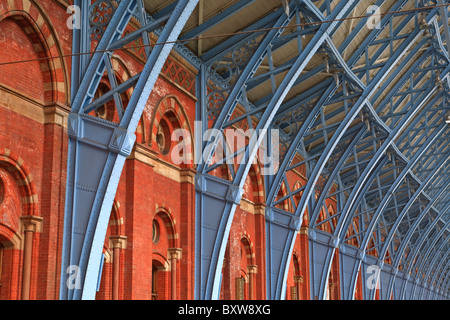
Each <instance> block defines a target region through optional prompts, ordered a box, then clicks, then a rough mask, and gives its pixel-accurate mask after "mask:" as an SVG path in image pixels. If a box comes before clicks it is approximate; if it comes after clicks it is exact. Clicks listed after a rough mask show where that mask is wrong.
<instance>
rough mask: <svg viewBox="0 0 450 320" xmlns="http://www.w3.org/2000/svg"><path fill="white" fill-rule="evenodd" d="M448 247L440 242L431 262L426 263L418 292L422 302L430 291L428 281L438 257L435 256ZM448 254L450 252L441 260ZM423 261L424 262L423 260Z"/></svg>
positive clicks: (444, 242)
mask: <svg viewBox="0 0 450 320" xmlns="http://www.w3.org/2000/svg"><path fill="white" fill-rule="evenodd" d="M446 245H447V246H448V241H445V240H444V241H442V243H441V244H440V245H439V247H438V248H437V249H436V250H435V254H434V256H433V257H432V259H431V261H430V262H429V263H427V271H426V273H425V277H424V278H423V284H424V285H423V286H421V288H420V289H421V290H420V292H419V297H421V298H422V299H423V300H426V299H428V295H429V293H430V289H432V288H433V287H434V286H433V283H432V282H431V281H430V279H429V278H430V274H431V271H432V270H433V266H434V264H435V263H436V262H437V261H438V257H439V255H438V254H436V253H437V252H440V251H441V250H442V249H443V248H444V247H445V246H446ZM449 253H450V251H448V250H447V251H446V253H445V255H444V257H442V259H445V257H446V256H447V255H448V254H449ZM424 261H425V260H424Z"/></svg>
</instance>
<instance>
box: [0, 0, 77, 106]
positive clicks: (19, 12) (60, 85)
mask: <svg viewBox="0 0 450 320" xmlns="http://www.w3.org/2000/svg"><path fill="white" fill-rule="evenodd" d="M7 18H12V19H14V21H15V22H16V23H17V24H18V25H19V26H20V27H21V28H22V30H23V31H24V32H25V33H26V34H27V36H28V37H29V39H30V40H31V42H32V43H33V45H34V46H35V51H36V53H37V55H38V57H39V58H40V59H41V58H42V61H41V63H40V68H41V72H42V74H43V77H44V102H45V103H56V102H59V103H62V104H68V103H69V101H70V97H69V93H70V90H69V76H68V74H69V72H68V67H67V64H66V62H65V60H64V59H63V58H62V56H63V55H64V53H63V51H62V46H61V43H60V41H59V39H58V37H57V36H56V31H55V28H54V27H53V25H52V23H51V20H50V19H49V18H48V17H47V16H46V15H45V14H44V11H43V10H42V8H41V7H40V5H39V4H38V3H37V2H35V1H30V0H22V1H8V2H7V5H6V6H5V7H3V8H0V22H1V21H3V20H4V19H7Z"/></svg>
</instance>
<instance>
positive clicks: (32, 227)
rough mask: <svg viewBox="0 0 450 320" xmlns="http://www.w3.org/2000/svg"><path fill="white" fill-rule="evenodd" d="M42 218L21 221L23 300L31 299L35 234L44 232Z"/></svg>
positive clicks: (26, 217) (31, 217)
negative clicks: (22, 236)
mask: <svg viewBox="0 0 450 320" xmlns="http://www.w3.org/2000/svg"><path fill="white" fill-rule="evenodd" d="M42 220H43V218H42V217H36V216H22V217H20V221H21V222H22V226H23V233H24V244H23V269H22V300H29V299H30V284H31V262H32V261H31V260H32V255H33V239H34V233H35V232H40V231H42Z"/></svg>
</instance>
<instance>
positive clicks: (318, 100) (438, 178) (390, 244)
mask: <svg viewBox="0 0 450 320" xmlns="http://www.w3.org/2000/svg"><path fill="white" fill-rule="evenodd" d="M259 1H262V0H259ZM107 2H109V1H107ZM197 2H198V1H194V0H191V1H189V0H179V1H175V2H172V3H171V4H168V5H167V6H166V7H165V8H159V9H160V10H159V11H158V12H156V13H155V14H154V16H153V17H150V16H149V15H148V14H147V13H146V12H145V8H144V1H142V0H130V1H115V3H117V8H116V9H115V12H114V15H113V16H112V18H111V20H110V21H109V24H108V25H107V27H106V28H105V30H103V31H102V32H101V37H100V39H99V41H98V46H97V49H98V50H100V51H101V52H100V53H95V54H93V55H92V57H89V56H87V55H78V54H79V53H82V52H86V51H88V48H90V38H89V37H90V35H89V32H88V30H89V12H90V10H89V9H90V3H91V2H90V1H87V0H75V2H74V4H75V5H76V6H80V7H81V8H82V12H81V14H82V24H83V28H81V29H74V31H73V36H74V37H73V53H75V54H76V55H75V56H74V58H73V61H72V65H73V70H72V95H71V97H72V101H73V102H72V111H71V114H70V116H69V124H68V132H69V154H68V181H67V195H66V208H65V234H64V247H63V263H62V277H61V295H60V297H61V298H62V299H79V298H86V299H92V298H93V297H94V294H95V288H96V287H97V278H98V277H97V276H98V273H99V267H100V255H101V245H102V244H103V240H104V236H105V232H106V226H107V221H108V219H109V212H110V210H111V206H112V201H113V199H114V195H115V192H116V187H117V184H118V181H119V177H120V173H121V170H122V167H123V164H124V161H125V158H126V156H127V155H128V154H129V152H130V151H131V148H132V146H133V144H134V141H135V136H134V131H135V129H136V127H137V123H138V121H139V118H140V116H141V114H142V111H143V107H144V104H145V101H146V100H147V99H148V97H149V95H150V93H151V91H152V89H153V85H154V83H155V81H156V79H157V76H158V74H159V72H160V70H161V68H162V66H163V64H164V62H165V60H166V58H167V56H168V54H169V52H170V50H171V49H172V48H175V50H178V51H179V52H180V54H181V55H182V56H184V57H185V58H186V60H187V61H190V62H191V63H192V64H193V66H194V67H196V68H198V70H199V74H198V76H197V83H198V86H197V98H198V102H197V107H196V119H197V120H198V121H199V123H201V126H199V127H198V128H196V132H195V137H196V139H197V141H196V145H199V146H201V148H200V149H201V150H200V158H199V159H197V160H200V162H199V163H198V166H197V175H196V178H195V190H196V191H195V192H196V203H195V206H196V210H195V211H196V222H195V226H196V230H195V252H196V253H195V254H196V258H195V290H194V296H195V298H196V299H218V297H219V290H220V279H221V270H222V260H223V256H224V252H225V249H226V245H227V240H228V235H229V231H230V227H231V222H232V220H233V216H234V212H235V209H236V207H237V206H238V205H239V203H240V200H241V197H242V193H243V186H244V183H245V180H246V178H247V175H248V172H249V170H250V167H251V165H252V162H253V160H254V159H255V157H256V152H257V150H258V147H259V146H260V145H261V143H262V140H263V138H264V136H263V135H257V134H255V135H253V136H251V139H250V143H248V144H247V145H245V146H244V147H243V148H242V149H241V150H233V151H232V152H229V150H227V149H226V148H225V150H224V152H225V158H226V159H227V160H230V159H235V158H236V159H237V157H242V158H243V159H244V161H243V162H242V163H240V165H239V166H238V167H236V168H235V167H234V165H231V164H229V163H227V170H228V172H229V174H230V177H229V178H228V179H221V178H218V177H215V176H213V174H212V172H213V171H214V169H217V168H219V167H220V165H221V164H220V163H215V159H214V157H213V156H214V153H215V151H216V150H217V149H218V146H219V143H221V142H223V141H224V140H223V139H222V138H223V137H224V135H225V130H226V129H227V128H231V127H232V126H233V125H236V124H238V123H239V122H246V124H247V125H248V127H249V128H250V129H255V132H256V133H260V132H261V130H263V131H265V130H268V129H279V130H280V132H281V135H280V142H281V144H282V145H284V146H285V151H283V153H282V154H281V158H280V163H279V167H278V171H277V172H276V173H275V174H273V175H266V176H265V177H264V183H265V190H266V195H265V196H266V210H265V219H266V234H265V237H266V239H265V240H266V250H267V252H266V289H267V298H269V299H284V298H285V294H286V280H287V275H288V268H289V262H290V259H291V255H292V250H293V247H294V243H295V240H296V235H297V233H298V231H299V229H300V225H301V221H303V214H304V213H305V212H306V210H308V212H309V215H310V216H309V253H310V262H311V264H310V275H311V281H310V283H311V298H312V299H324V298H326V292H327V285H328V277H329V274H330V270H331V265H332V262H333V259H334V257H335V255H336V252H339V261H340V263H339V265H340V284H341V287H340V295H341V298H342V299H353V298H354V296H355V289H356V283H357V279H358V276H359V275H360V276H361V280H362V282H363V297H364V298H365V299H374V297H375V294H376V290H377V289H376V288H373V287H370V288H369V287H368V286H367V285H366V283H368V281H369V282H370V281H371V280H372V278H371V274H369V273H368V272H367V270H368V269H369V268H370V267H372V266H376V267H378V268H379V270H380V285H381V292H380V293H381V294H380V297H381V298H382V299H390V298H391V297H392V298H393V299H415V298H442V299H448V297H449V295H448V290H449V288H448V283H449V279H448V275H447V274H446V270H447V268H448V263H447V260H448V252H447V251H448V250H447V249H448V245H446V242H445V239H446V238H445V237H446V236H447V234H448V230H447V227H448V222H447V220H448V209H449V192H448V190H447V189H448V188H447V187H448V185H447V184H445V177H448V175H449V172H448V163H447V159H448V156H449V152H448V147H447V146H448V134H449V131H448V129H447V128H448V124H446V123H445V116H446V114H447V113H448V112H450V107H449V106H448V101H449V84H450V76H449V59H450V58H449V48H450V38H449V37H450V36H449V31H448V29H449V28H448V25H447V24H446V23H445V21H446V20H447V17H448V6H445V5H448V3H449V1H444V0H438V1H409V0H402V1H396V2H393V3H392V5H391V7H390V8H389V10H390V11H396V12H397V13H396V14H387V15H383V16H381V17H380V19H379V26H378V27H375V28H373V29H372V30H369V31H368V32H367V28H368V23H369V20H370V19H371V18H372V17H365V18H362V19H358V20H356V22H355V23H353V22H352V26H353V28H350V29H349V30H348V35H347V37H346V38H345V39H342V41H341V43H340V44H339V45H337V44H336V42H335V39H334V38H333V36H334V35H335V33H336V32H337V30H338V29H339V28H340V27H341V26H342V25H343V23H344V20H343V19H345V18H349V17H351V16H352V15H354V14H355V10H356V8H357V7H358V5H359V4H360V2H359V1H339V2H333V6H332V5H331V2H332V1H330V0H325V1H323V2H322V3H321V5H320V6H319V7H318V6H317V2H316V1H311V0H302V1H290V4H289V14H286V13H285V10H284V8H283V7H282V5H281V1H280V5H279V7H278V9H277V10H272V11H271V12H267V14H266V15H264V17H262V18H261V19H260V20H258V21H254V22H252V23H251V24H250V25H248V26H247V27H245V29H243V30H241V31H246V32H242V33H238V34H235V35H232V36H229V37H227V38H226V39H225V40H223V41H221V42H218V43H217V45H215V46H214V47H212V48H209V49H207V50H206V51H205V52H202V53H201V55H200V56H198V57H195V56H194V55H193V53H192V52H190V51H189V50H185V48H184V47H183V45H182V44H175V43H174V41H176V40H178V39H180V40H184V41H189V40H190V39H192V38H195V37H198V36H199V35H201V34H203V33H205V32H207V31H208V30H211V29H212V28H214V27H215V26H217V25H219V24H220V23H223V22H225V21H229V20H231V19H233V17H234V16H235V15H236V14H238V13H239V12H240V11H241V10H245V9H246V8H248V7H251V6H257V5H258V0H240V1H237V2H235V3H233V4H231V5H229V6H228V7H226V8H225V9H224V10H220V11H219V12H218V13H216V14H215V15H213V16H212V17H208V20H207V21H205V22H204V23H202V24H200V25H198V26H196V27H193V28H191V29H190V30H189V31H187V32H185V33H184V34H183V33H182V29H183V27H184V25H185V23H186V22H187V20H188V19H189V17H190V15H191V13H192V12H193V10H194V9H195V6H196V5H197ZM412 2H414V3H413V4H412ZM384 4H386V1H383V0H378V1H376V2H375V4H374V5H376V6H378V7H381V6H383V5H384ZM411 4H412V6H415V7H416V8H421V7H426V6H433V8H429V9H427V10H424V11H423V12H421V11H416V12H414V11H407V12H405V13H401V12H399V11H401V10H402V9H405V8H409V7H410V5H411ZM437 4H439V6H437V7H436V5H437ZM331 8H333V9H331ZM131 16H134V17H135V18H136V19H137V20H139V21H140V22H141V27H140V29H139V30H137V31H136V32H134V33H131V34H129V35H127V36H123V31H124V29H125V27H126V25H127V24H128V21H129V19H130V18H131ZM394 19H395V20H394ZM301 21H307V22H309V24H308V25H307V26H303V27H300V26H296V27H295V28H294V29H295V30H294V29H293V30H292V32H290V33H287V34H283V28H284V27H286V26H288V25H289V24H292V23H295V24H297V25H299V24H300V22H301ZM394 21H395V22H394ZM315 23H317V24H315ZM162 26H163V27H162ZM263 28H264V29H265V31H257V30H260V29H263ZM266 28H267V29H266ZM252 30H253V31H255V32H248V33H247V31H252ZM441 30H442V31H441ZM341 31H342V30H341ZM151 32H155V33H156V34H157V35H158V37H159V40H158V43H157V45H155V46H154V47H153V48H152V49H150V48H149V47H146V49H145V53H146V59H147V62H146V65H145V67H144V69H143V71H142V72H141V73H139V74H137V75H134V76H133V77H131V78H130V79H129V80H127V81H126V82H124V83H122V84H117V83H115V78H114V77H113V75H112V74H113V72H112V68H111V61H110V55H111V53H112V52H113V51H114V50H118V49H120V48H122V47H123V46H124V45H126V44H127V43H129V42H130V41H134V40H136V39H138V38H141V37H143V38H144V44H147V45H148V36H147V35H148V33H151ZM360 34H363V35H364V36H363V37H362V40H361V43H359V44H358V46H357V47H356V48H353V51H352V52H351V53H350V54H349V57H347V55H348V54H347V50H348V49H349V47H350V46H351V44H352V42H353V41H354V39H355V38H357V37H358V36H359V35H360ZM305 36H309V37H310V40H309V41H307V42H306V44H304V42H303V41H302V39H303V37H305ZM146 41H147V42H146ZM293 43H294V44H295V46H296V48H297V52H296V55H295V56H294V57H291V58H290V59H288V60H287V61H283V63H281V64H280V65H276V64H275V63H274V61H275V59H274V57H275V55H276V53H277V52H279V51H282V50H283V49H284V48H285V47H287V46H288V45H292V44H293ZM386 52H388V54H387V55H386ZM318 55H321V57H323V56H325V57H326V58H324V59H325V60H324V61H323V63H322V64H319V65H317V66H314V67H312V68H311V69H310V70H307V69H306V67H307V65H308V63H309V62H310V61H312V60H313V59H314V57H315V56H318ZM361 61H362V62H361ZM263 62H265V63H267V64H268V66H265V68H260V67H261V64H262V63H263ZM358 63H359V64H360V65H357V64H358ZM262 69H264V70H262ZM224 70H227V71H226V72H225V71H224ZM332 70H333V71H332ZM336 70H337V71H336ZM105 72H107V74H108V76H109V79H110V81H111V85H112V90H111V91H110V92H108V93H105V94H104V95H103V96H101V97H99V98H98V99H96V100H94V94H95V92H96V89H97V87H98V84H99V81H100V78H101V77H102V76H103V75H104V73H105ZM257 72H258V73H257ZM324 73H325V74H326V75H327V78H325V79H324V80H323V81H321V82H320V83H317V84H315V85H313V86H312V87H310V88H308V89H307V90H304V91H303V92H301V93H300V94H297V95H293V96H289V94H290V93H291V92H293V91H295V89H296V88H298V87H299V86H302V85H303V84H304V83H307V82H308V81H310V80H311V79H313V78H314V77H317V76H318V75H320V74H324ZM276 77H278V79H276ZM264 83H270V86H271V90H269V91H270V92H269V93H266V94H265V95H264V96H262V97H259V98H258V99H257V100H254V101H250V99H249V95H248V92H249V91H251V90H252V89H255V88H258V86H261V85H263V84H264ZM131 87H134V90H133V95H132V97H131V100H130V102H129V104H128V106H127V109H126V110H124V109H123V107H122V106H121V101H120V99H119V95H120V93H122V92H124V91H125V90H127V89H129V88H131ZM218 97H219V98H218ZM109 100H114V101H115V104H116V107H117V111H118V114H119V117H120V123H117V124H116V123H111V122H109V121H104V120H101V119H98V118H95V117H91V116H89V115H87V113H89V112H91V111H93V110H95V109H96V108H98V107H99V106H100V105H102V104H103V103H105V102H106V101H109ZM238 105H241V106H242V107H243V109H244V112H243V114H242V115H239V116H238V117H235V118H233V119H232V120H231V118H232V116H233V114H234V112H235V110H236V108H237V106H238ZM330 105H339V106H338V107H336V108H334V109H333V110H332V111H329V108H328V106H330ZM358 116H359V117H360V119H358ZM337 118H339V120H336V119H337ZM211 120H212V121H211ZM211 123H212V125H210V124H211ZM268 149H270V147H269V148H268ZM298 156H300V157H301V158H302V159H303V160H302V161H301V162H300V164H304V165H305V166H306V168H307V171H306V172H307V179H308V181H307V183H306V185H305V186H302V187H301V188H300V189H297V190H291V189H290V186H289V184H288V183H287V175H288V174H289V172H290V171H292V170H295V168H297V167H298V166H299V165H300V164H299V163H295V164H294V162H293V160H294V158H296V157H298ZM92 159H95V161H92ZM233 163H234V162H233ZM283 184H284V185H285V186H286V187H287V189H288V193H287V194H286V195H284V196H283V197H279V196H278V195H279V191H280V188H281V186H282V185H283ZM332 188H334V190H335V191H334V193H331V190H332ZM300 192H302V196H301V198H300V200H299V202H298V203H296V202H295V201H294V197H295V196H296V195H297V194H298V193H300ZM332 196H333V197H335V199H336V201H337V212H333V213H330V212H328V209H327V207H326V206H325V201H326V200H327V199H328V198H330V197H332ZM284 201H288V202H290V204H292V208H294V209H293V210H292V212H288V211H287V210H283V209H280V208H279V207H278V206H277V205H278V204H280V203H283V202H284ZM321 210H324V211H325V215H326V219H325V220H323V221H319V216H320V213H321ZM432 218H433V219H434V220H433V219H432ZM441 219H442V221H441ZM324 224H325V225H329V226H330V229H331V232H325V231H322V230H320V228H319V226H320V225H324ZM443 224H444V225H445V227H443V226H442V225H443ZM349 231H352V232H349ZM429 237H430V238H429ZM351 240H355V241H356V242H357V243H358V245H357V246H355V245H354V244H351ZM439 241H441V242H439ZM371 243H372V244H373V246H370V244H371ZM432 243H433V244H435V243H439V245H440V247H439V248H434V247H433V246H432V245H431V244H432ZM374 250H376V251H377V252H378V257H374V255H373V254H372V253H373V251H374ZM424 250H425V251H424ZM433 250H435V251H433ZM439 250H441V251H439ZM436 252H437V253H439V254H435V255H434V256H432V258H430V256H431V254H432V253H433V254H434V253H436ZM405 256H407V258H406V260H407V261H404V260H405V258H404V257H405ZM387 259H390V260H391V261H392V264H389V263H387V262H386V261H387ZM429 261H430V265H431V266H432V268H429V269H428V270H426V277H425V278H423V277H422V276H423V275H425V270H424V266H425V265H426V264H427V262H429ZM73 265H75V266H78V267H79V274H78V275H79V276H80V278H81V279H82V281H81V283H82V285H81V288H68V287H67V285H66V284H68V282H67V281H68V280H69V279H71V278H70V274H68V273H67V271H68V270H71V269H70V268H69V267H70V266H73ZM68 268H69V269H68ZM416 269H417V271H416Z"/></svg>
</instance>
